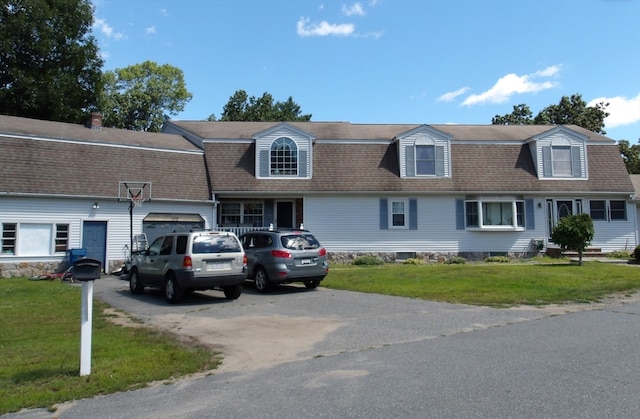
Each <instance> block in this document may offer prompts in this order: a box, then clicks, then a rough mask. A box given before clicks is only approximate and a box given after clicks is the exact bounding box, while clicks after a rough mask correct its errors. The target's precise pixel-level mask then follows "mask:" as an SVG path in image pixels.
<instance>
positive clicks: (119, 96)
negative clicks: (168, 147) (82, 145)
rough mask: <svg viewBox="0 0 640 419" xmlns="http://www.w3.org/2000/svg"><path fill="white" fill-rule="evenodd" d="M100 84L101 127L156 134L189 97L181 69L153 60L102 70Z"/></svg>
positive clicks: (190, 96)
mask: <svg viewBox="0 0 640 419" xmlns="http://www.w3.org/2000/svg"><path fill="white" fill-rule="evenodd" d="M103 81H104V89H103V91H102V92H101V95H100V99H99V101H98V105H99V110H100V112H102V114H103V122H102V123H103V125H104V126H107V127H112V128H122V129H129V130H134V131H151V132H158V131H160V129H161V128H162V124H163V123H164V121H165V120H166V119H167V118H168V117H169V116H171V115H177V114H178V113H179V112H180V111H182V110H184V106H185V104H186V103H187V102H188V101H189V100H191V98H192V97H193V95H192V94H191V93H190V92H189V91H188V90H187V87H186V84H185V81H184V75H183V73H182V70H180V69H179V68H177V67H174V66H172V65H169V64H164V65H158V64H157V63H155V62H153V61H145V62H143V63H142V64H135V65H132V66H129V67H126V68H119V69H116V70H114V71H106V72H105V73H104V77H103Z"/></svg>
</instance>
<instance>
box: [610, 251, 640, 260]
mask: <svg viewBox="0 0 640 419" xmlns="http://www.w3.org/2000/svg"><path fill="white" fill-rule="evenodd" d="M635 254H636V252H635V251H634V252H630V251H629V250H614V251H613V252H609V253H607V257H609V258H613V259H632V258H634V257H635V258H636V259H637V257H636V256H635Z"/></svg>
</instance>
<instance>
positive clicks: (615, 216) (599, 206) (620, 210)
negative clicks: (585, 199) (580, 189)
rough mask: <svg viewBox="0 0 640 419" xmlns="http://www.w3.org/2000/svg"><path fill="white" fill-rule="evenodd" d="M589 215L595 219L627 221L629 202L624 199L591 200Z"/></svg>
mask: <svg viewBox="0 0 640 419" xmlns="http://www.w3.org/2000/svg"><path fill="white" fill-rule="evenodd" d="M589 215H590V216H591V219H592V220H594V221H625V220H626V219H627V203H626V201H624V200H614V199H612V200H591V201H589Z"/></svg>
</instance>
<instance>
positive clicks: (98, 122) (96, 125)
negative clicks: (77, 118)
mask: <svg viewBox="0 0 640 419" xmlns="http://www.w3.org/2000/svg"><path fill="white" fill-rule="evenodd" d="M87 126H88V127H89V128H91V129H95V130H98V131H99V130H101V129H102V114H101V113H100V112H91V115H90V116H89V122H88V125H87Z"/></svg>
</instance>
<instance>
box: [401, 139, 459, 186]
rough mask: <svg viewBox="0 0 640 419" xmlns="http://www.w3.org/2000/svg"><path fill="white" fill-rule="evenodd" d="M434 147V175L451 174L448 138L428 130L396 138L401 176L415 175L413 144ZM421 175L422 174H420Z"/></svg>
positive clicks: (445, 175) (446, 175)
mask: <svg viewBox="0 0 640 419" xmlns="http://www.w3.org/2000/svg"><path fill="white" fill-rule="evenodd" d="M416 145H433V146H434V147H435V158H436V167H435V177H450V176H451V164H450V162H451V155H450V153H451V146H450V142H449V140H447V139H446V138H444V137H442V136H439V135H436V134H434V133H432V132H428V131H418V132H415V133H412V134H410V135H407V136H405V137H402V138H400V139H399V140H398V154H399V164H400V176H401V177H415V176H417V175H416V172H415V146H416ZM421 177H422V176H421Z"/></svg>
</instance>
